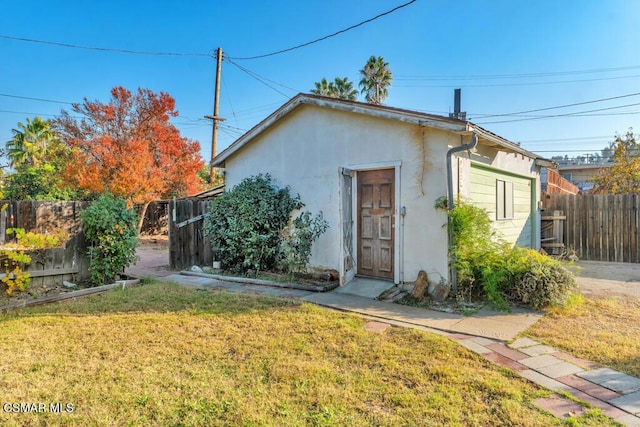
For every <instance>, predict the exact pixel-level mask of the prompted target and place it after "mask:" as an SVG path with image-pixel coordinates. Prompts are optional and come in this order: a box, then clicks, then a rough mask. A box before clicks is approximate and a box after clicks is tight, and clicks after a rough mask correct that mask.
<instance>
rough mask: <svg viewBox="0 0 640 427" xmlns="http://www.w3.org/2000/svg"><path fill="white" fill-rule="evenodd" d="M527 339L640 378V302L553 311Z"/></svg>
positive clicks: (597, 302)
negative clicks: (532, 339) (533, 339)
mask: <svg viewBox="0 0 640 427" xmlns="http://www.w3.org/2000/svg"><path fill="white" fill-rule="evenodd" d="M526 335H527V336H529V337H531V338H535V339H536V340H538V341H541V342H543V343H545V344H548V345H551V346H553V347H555V348H558V349H562V350H565V351H567V352H568V353H570V354H572V355H574V356H577V357H581V358H584V359H587V360H591V361H594V362H597V363H600V364H602V365H604V366H607V367H610V368H613V369H616V370H618V371H621V372H625V373H627V374H629V375H633V376H636V377H640V339H639V337H640V298H632V297H626V298H593V299H589V298H584V300H583V301H582V303H581V304H580V303H577V304H572V305H570V306H569V307H568V308H565V309H552V310H549V311H548V312H547V313H546V315H545V317H544V318H543V319H542V320H540V321H538V322H537V323H536V324H535V325H534V326H533V327H531V328H530V329H528V330H527V331H526Z"/></svg>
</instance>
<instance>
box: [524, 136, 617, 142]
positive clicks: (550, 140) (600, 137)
mask: <svg viewBox="0 0 640 427" xmlns="http://www.w3.org/2000/svg"><path fill="white" fill-rule="evenodd" d="M612 137H615V136H613V135H602V136H579V137H575V138H554V139H529V140H526V141H519V142H521V143H529V142H557V141H582V140H585V139H602V138H612Z"/></svg>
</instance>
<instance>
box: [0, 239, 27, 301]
mask: <svg viewBox="0 0 640 427" xmlns="http://www.w3.org/2000/svg"><path fill="white" fill-rule="evenodd" d="M0 256H2V257H3V258H4V260H3V262H2V267H4V268H3V270H4V277H3V278H2V283H3V284H4V285H5V286H6V288H7V289H6V291H5V292H6V293H7V295H11V294H12V293H13V292H14V291H15V290H19V291H24V290H25V289H26V288H27V286H29V284H30V283H31V275H30V274H29V273H26V272H24V271H23V270H22V268H23V267H24V266H25V265H26V264H29V263H31V257H30V256H29V255H27V254H25V253H24V252H23V251H16V250H11V249H6V250H5V249H3V250H2V251H0Z"/></svg>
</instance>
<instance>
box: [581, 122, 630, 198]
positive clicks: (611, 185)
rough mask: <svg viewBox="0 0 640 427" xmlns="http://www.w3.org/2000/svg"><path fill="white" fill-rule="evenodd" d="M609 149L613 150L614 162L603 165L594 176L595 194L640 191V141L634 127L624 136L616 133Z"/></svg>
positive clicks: (593, 191)
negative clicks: (634, 132)
mask: <svg viewBox="0 0 640 427" xmlns="http://www.w3.org/2000/svg"><path fill="white" fill-rule="evenodd" d="M609 149H610V150H611V151H613V164H612V165H611V166H610V167H603V168H602V169H601V170H600V171H599V173H598V175H597V176H596V177H594V178H593V183H594V184H595V188H594V189H593V190H592V191H591V193H593V194H631V193H635V194H637V193H640V141H638V140H636V136H635V135H634V134H633V129H629V130H628V131H627V133H625V134H624V136H620V135H616V139H615V140H614V141H613V142H612V143H611V145H610V146H609Z"/></svg>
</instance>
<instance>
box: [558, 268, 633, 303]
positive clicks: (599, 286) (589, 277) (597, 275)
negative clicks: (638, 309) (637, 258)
mask: <svg viewBox="0 0 640 427" xmlns="http://www.w3.org/2000/svg"><path fill="white" fill-rule="evenodd" d="M568 268H569V269H570V270H571V271H573V272H574V273H575V274H576V280H577V282H578V286H579V287H580V292H581V293H582V294H583V295H585V296H588V297H597V298H603V297H611V296H622V297H625V296H631V297H634V298H640V264H630V263H622V262H599V261H578V262H576V263H575V264H573V265H571V266H569V267H568Z"/></svg>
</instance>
